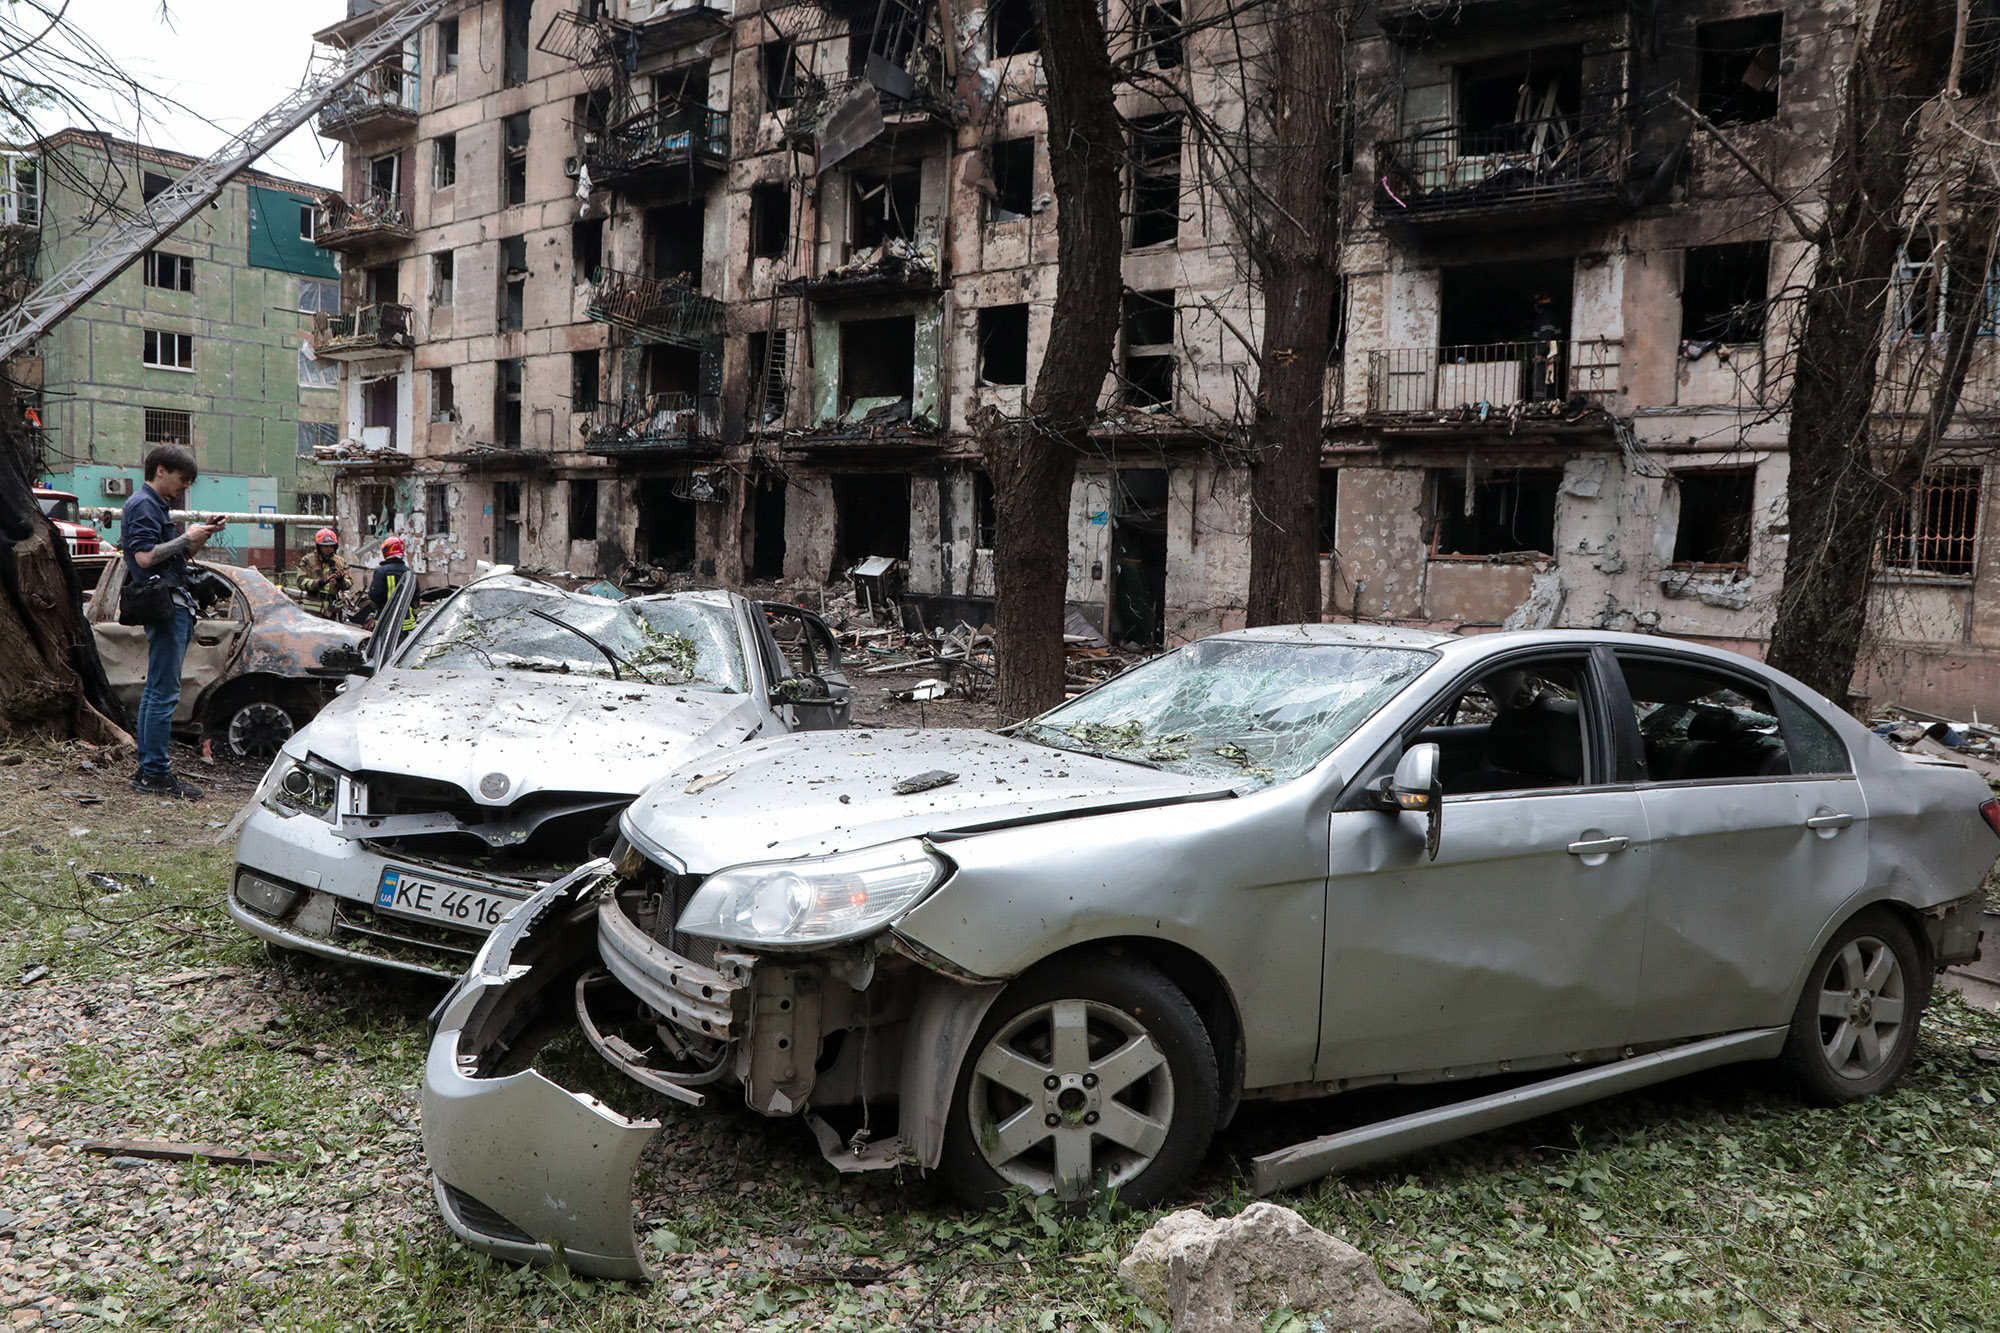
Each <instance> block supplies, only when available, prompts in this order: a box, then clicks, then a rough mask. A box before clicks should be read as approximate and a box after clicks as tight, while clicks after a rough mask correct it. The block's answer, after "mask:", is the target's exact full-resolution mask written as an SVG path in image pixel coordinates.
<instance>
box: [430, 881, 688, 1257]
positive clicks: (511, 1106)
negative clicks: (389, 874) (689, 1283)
mask: <svg viewBox="0 0 2000 1333" xmlns="http://www.w3.org/2000/svg"><path fill="white" fill-rule="evenodd" d="M610 874H611V864H610V862H608V861H593V862H591V863H590V864H589V865H586V866H583V867H582V868H580V869H578V870H576V871H574V872H573V873H571V874H569V875H567V876H564V877H563V878H562V879H560V880H557V881H556V882H555V883H553V884H551V885H549V886H548V887H547V888H545V889H543V890H542V891H541V892H539V893H537V894H535V895H534V897H532V898H530V899H529V900H528V901H527V903H525V904H524V905H523V906H521V907H520V908H517V909H516V910H515V911H514V912H513V913H512V914H511V915H509V916H508V918H507V919H506V920H505V921H504V922H502V923H501V925H500V926H499V927H498V928H497V929H496V930H495V931H494V932H493V934H492V936H491V937H490V938H489V940H488V942H487V944H486V946H485V947H484V948H483V949H482V950H481V951H480V954H479V957H478V958H477V959H476V960H475V961H474V963H473V966H472V969H471V971H469V972H468V973H467V974H466V975H465V977H464V979H463V980H462V981H460V982H459V984H458V987H457V988H456V989H455V990H454V991H453V992H452V993H451V994H450V995H449V996H447V997H446V999H445V1001H444V1003H443V1004H442V1005H440V1006H439V1008H438V1011H437V1013H436V1015H435V1035H434V1036H433V1037H432V1039H431V1046H430V1053H429V1056H428V1058H427V1059H426V1061H425V1064H424V1094H423V1131H424V1156H425V1158H426V1159H427V1161H428V1162H429V1164H430V1168H431V1171H432V1173H433V1176H434V1178H435V1181H436V1188H437V1197H438V1207H439V1208H440V1210H442V1211H443V1213H444V1217H445V1221H446V1223H447V1224H449V1225H450V1227H451V1229H452V1230H453V1231H454V1232H456V1233H457V1234H458V1235H459V1236H460V1237H461V1238H462V1239H463V1240H464V1241H465V1242H466V1243H467V1244H468V1245H471V1246H472V1247H473V1248H474V1249H477V1250H483V1251H485V1252H486V1253H488V1254H492V1255H497V1256H499V1257H500V1258H503V1259H510V1260H513V1261H515V1262H517V1263H529V1264H553V1263H556V1262H558V1261H560V1262H561V1263H563V1264H565V1265H567V1266H568V1267H569V1268H570V1269H572V1270H574V1271H575V1272H579V1273H585V1274H588V1275H590V1276H592V1277H605V1278H622V1279H627V1280H638V1281H644V1280H648V1279H650V1278H651V1277H652V1276H653V1273H652V1270H651V1268H650V1267H649V1266H648V1265H647V1263H646V1261H645V1260H644V1259H643V1258H642V1257H641V1256H640V1253H639V1243H638V1236H637V1233H636V1232H635V1230H634V1228H633V1224H632V1173H633V1170H634V1169H635V1168H636V1166H637V1165H638V1161H639V1155H640V1154H641V1153H642V1152H643V1151H644V1150H645V1147H646V1144H647V1143H648V1142H649V1141H650V1140H651V1139H652V1137H653V1135H654V1134H655V1133H657V1132H658V1131H659V1128H660V1125H659V1122H658V1121H656V1120H629V1119H627V1118H625V1117H624V1116H621V1115H619V1114H618V1113H617V1112H615V1111H613V1110H612V1109H611V1108H610V1107H608V1106H606V1105H604V1104H603V1103H602V1102H600V1101H598V1100H597V1099H596V1098H595V1097H590V1096H587V1095H584V1094H581V1093H574V1092H570V1091H568V1090H566V1089H564V1088H561V1087H558V1086H557V1085H556V1084H554V1083H552V1082H550V1081H549V1080H548V1079H546V1078H544V1077H542V1075H540V1074H538V1073H536V1072H535V1071H533V1070H531V1069H530V1070H524V1071H522V1072H519V1073H505V1074H502V1073H497V1072H494V1070H495V1066H496V1065H497V1063H498V1061H499V1060H500V1058H501V1057H502V1056H503V1055H504V1054H505V1053H506V1052H507V1050H508V1047H509V1045H510V1043H511V1042H512V1041H513V1040H514V1039H515V1038H516V1037H517V1036H518V1035H519V1034H521V1033H522V1032H523V1031H524V1030H526V1029H527V1028H529V1027H530V1026H532V1025H533V1024H534V1023H535V1021H536V1020H537V1019H538V1018H539V1017H540V1016H541V1015H542V1014H543V1013H544V1012H545V1011H547V1010H548V1009H550V1007H551V1006H566V1005H568V1004H569V1003H570V1002H571V1000H572V996H573V986H574V982H575V978H576V975H577V972H578V969H579V968H580V967H582V966H583V965H585V964H587V963H589V962H591V961H593V960H594V959H595V957H596V941H597V932H596V926H595V922H594V920H593V917H594V915H595V913H594V909H593V906H592V905H591V903H590V902H589V899H590V896H591V893H592V891H593V890H595V889H596V887H597V886H598V884H600V883H601V882H602V881H603V880H604V879H605V878H606V877H607V876H608V875H610Z"/></svg>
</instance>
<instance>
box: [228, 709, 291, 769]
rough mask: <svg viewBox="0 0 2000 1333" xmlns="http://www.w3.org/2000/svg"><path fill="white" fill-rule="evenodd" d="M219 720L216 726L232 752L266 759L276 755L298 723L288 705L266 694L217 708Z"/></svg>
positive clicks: (252, 757) (237, 754) (250, 757)
mask: <svg viewBox="0 0 2000 1333" xmlns="http://www.w3.org/2000/svg"><path fill="white" fill-rule="evenodd" d="M217 721H218V724H219V725H217V726H216V727H215V728H214V730H216V731H218V732H220V733H221V735H222V741H223V744H225V745H227V746H228V747H229V752H230V753H231V754H233V755H235V756H236V757H237V758H239V759H261V760H264V761H266V762H268V761H270V760H271V759H273V758H275V757H276V756H277V753H278V751H279V749H280V748H281V747H282V746H283V745H284V743H285V742H286V741H288V740H290V739H291V736H292V733H293V732H294V731H297V730H298V726H299V723H298V719H297V718H295V717H293V716H292V714H291V711H290V710H289V709H287V708H286V707H285V706H284V705H283V704H280V703H279V702H277V700H275V699H271V698H268V697H266V696H264V695H256V696H253V697H251V698H248V699H239V700H238V701H237V702H236V704H235V706H234V707H232V708H227V709H221V710H218V716H217Z"/></svg>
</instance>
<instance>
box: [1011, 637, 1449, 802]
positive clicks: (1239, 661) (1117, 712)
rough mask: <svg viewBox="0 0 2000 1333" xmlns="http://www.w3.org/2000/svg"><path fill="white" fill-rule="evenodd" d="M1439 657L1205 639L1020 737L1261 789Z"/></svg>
mask: <svg viewBox="0 0 2000 1333" xmlns="http://www.w3.org/2000/svg"><path fill="white" fill-rule="evenodd" d="M1435 659H1436V655H1435V654H1433V653H1428V652H1420V651H1415V650H1412V649H1407V648H1373V647H1359V646H1355V645H1351V644H1331V643H1305V642H1300V643H1257V642H1245V641H1243V640H1240V639H1206V640H1203V641H1202V642H1200V643H1194V644H1190V645H1188V646H1187V647H1185V648H1183V649H1181V650H1180V651H1179V652H1174V653H1169V654H1167V655H1166V656H1165V657H1159V658H1155V659H1154V660H1153V661H1151V662H1148V663H1146V664H1145V665H1144V666H1140V667H1135V668H1133V669H1132V670H1131V671H1128V672H1126V673H1125V674H1124V675H1122V676H1116V677H1113V678H1112V679H1111V680H1109V681H1107V682H1106V683H1105V684H1103V685H1101V686H1099V687H1098V688H1097V689H1095V690H1092V691H1091V692H1090V693H1089V694H1086V695H1084V696H1082V697H1081V698H1079V699H1076V700H1074V701H1073V702H1070V703H1067V704H1064V705H1063V706H1062V707H1060V708H1057V709H1055V710H1054V711H1052V712H1048V713H1044V714H1043V715H1042V716H1040V717H1038V718H1036V719H1034V720H1033V721H1032V722H1029V723H1026V724H1025V725H1024V726H1023V727H1022V728H1021V730H1020V732H1019V733H1018V734H1019V735H1020V737H1021V738H1022V739H1023V740H1028V741H1033V742H1035V743H1036V744H1038V745H1049V746H1054V747H1055V748H1057V749H1060V750H1076V751H1079V752H1082V753H1084V754H1094V755H1099V756H1101V757H1103V758H1106V759H1121V760H1124V761H1126V762H1128V763H1135V764H1145V765H1147V766H1149V767H1153V768H1164V769H1169V770H1171V771H1173V772H1175V773H1186V774H1189V775H1191V776H1195V777H1220V778H1228V779H1232V780H1234V781H1235V782H1236V783H1238V784H1239V785H1240V784H1242V783H1246V782H1247V783H1249V784H1251V785H1254V786H1263V785H1265V784H1267V783H1273V782H1285V781H1288V780H1290V779H1292V778H1295V777H1297V776H1298V775H1299V774H1301V773H1303V772H1305V771H1306V770H1307V769H1309V768H1311V767H1312V766H1313V765H1314V764H1316V763H1318V762H1319V761H1320V760H1321V759H1322V758H1324V757H1325V756H1326V755H1327V753H1328V752H1329V751H1331V750H1332V749H1333V747H1334V746H1336V745H1338V744H1340V743H1341V742H1342V741H1344V740H1346V739H1347V738H1348V737H1349V736H1350V735H1352V734H1353V733H1354V729H1355V728H1356V727H1359V726H1360V725H1361V724H1362V722H1364V721H1366V720H1367V719H1368V717H1369V716H1370V715H1372V714H1373V713H1374V712H1375V710H1376V709H1378V708H1380V707H1381V706H1382V705H1383V704H1385V703H1387V702H1388V701H1389V700H1390V699H1391V698H1393V697H1394V696H1395V694H1396V693H1397V691H1399V690H1401V689H1402V688H1403V686H1405V685H1407V684H1408V683H1409V682H1410V681H1412V680H1414V679H1415V678H1416V677H1417V675H1418V674H1419V673H1421V672H1422V671H1423V670H1424V668H1426V667H1428V666H1429V665H1430V664H1431V663H1432V662H1433V661H1434V660H1435Z"/></svg>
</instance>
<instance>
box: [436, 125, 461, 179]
mask: <svg viewBox="0 0 2000 1333" xmlns="http://www.w3.org/2000/svg"><path fill="white" fill-rule="evenodd" d="M456 184H458V136H457V135H456V134H440V135H439V136H438V137H437V138H435V139H433V140H431V186H432V188H434V189H439V190H448V189H450V188H451V187H452V186H454V185H456Z"/></svg>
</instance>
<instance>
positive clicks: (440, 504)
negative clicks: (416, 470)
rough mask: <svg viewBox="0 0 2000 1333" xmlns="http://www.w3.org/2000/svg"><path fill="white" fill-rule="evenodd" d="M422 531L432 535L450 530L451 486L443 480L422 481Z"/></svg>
mask: <svg viewBox="0 0 2000 1333" xmlns="http://www.w3.org/2000/svg"><path fill="white" fill-rule="evenodd" d="M424 531H425V532H427V533H430V534H432V535H433V536H435V535H438V534H441V533H446V532H450V531H451V487H450V486H449V485H447V484H446V483H444V482H441V481H431V482H426V483H424Z"/></svg>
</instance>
